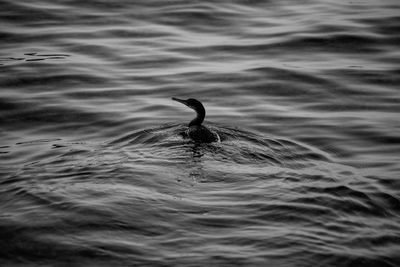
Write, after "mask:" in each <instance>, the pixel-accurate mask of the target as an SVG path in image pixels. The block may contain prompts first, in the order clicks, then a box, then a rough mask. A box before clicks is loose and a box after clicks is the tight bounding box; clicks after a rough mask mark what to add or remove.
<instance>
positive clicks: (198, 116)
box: [189, 108, 206, 127]
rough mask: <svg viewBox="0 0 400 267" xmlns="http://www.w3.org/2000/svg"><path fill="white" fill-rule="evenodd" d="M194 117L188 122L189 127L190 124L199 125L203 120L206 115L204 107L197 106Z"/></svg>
mask: <svg viewBox="0 0 400 267" xmlns="http://www.w3.org/2000/svg"><path fill="white" fill-rule="evenodd" d="M195 111H196V118H194V119H193V120H192V121H191V122H190V123H189V127H190V126H195V125H196V126H200V125H201V124H202V123H203V121H204V117H205V116H206V111H205V109H204V108H199V109H196V110H195Z"/></svg>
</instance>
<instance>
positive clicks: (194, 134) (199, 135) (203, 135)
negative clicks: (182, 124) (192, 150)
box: [187, 125, 219, 143]
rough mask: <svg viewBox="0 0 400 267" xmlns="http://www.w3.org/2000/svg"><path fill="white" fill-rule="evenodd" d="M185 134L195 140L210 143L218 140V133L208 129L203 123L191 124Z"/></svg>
mask: <svg viewBox="0 0 400 267" xmlns="http://www.w3.org/2000/svg"><path fill="white" fill-rule="evenodd" d="M187 135H188V136H189V137H190V138H191V139H192V140H193V141H195V142H199V143H211V142H217V141H219V137H218V134H216V133H214V132H212V131H210V130H209V129H207V128H206V127H204V126H203V125H192V126H190V127H189V129H188V132H187Z"/></svg>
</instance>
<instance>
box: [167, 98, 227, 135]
mask: <svg viewBox="0 0 400 267" xmlns="http://www.w3.org/2000/svg"><path fill="white" fill-rule="evenodd" d="M172 100H175V101H178V102H179V103H182V104H184V105H186V106H188V107H189V108H191V109H193V110H194V111H196V118H194V119H193V120H192V121H190V123H189V125H188V126H189V128H188V130H187V132H186V134H187V135H188V136H189V137H190V138H191V139H192V140H193V141H195V142H198V143H211V142H218V141H220V138H219V136H218V134H217V133H215V132H212V131H210V130H209V129H208V128H206V127H205V126H203V125H201V124H202V123H203V121H204V117H205V116H206V110H205V109H204V106H203V104H202V103H201V102H200V101H199V100H196V99H194V98H189V99H187V100H183V99H179V98H175V97H173V98H172Z"/></svg>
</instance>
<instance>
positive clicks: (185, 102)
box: [172, 97, 188, 106]
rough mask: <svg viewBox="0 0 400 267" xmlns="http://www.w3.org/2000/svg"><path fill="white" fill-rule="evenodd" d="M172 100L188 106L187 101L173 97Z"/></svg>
mask: <svg viewBox="0 0 400 267" xmlns="http://www.w3.org/2000/svg"><path fill="white" fill-rule="evenodd" d="M172 100H175V101H177V102H179V103H182V104H184V105H186V106H187V105H188V104H187V101H186V100H183V99H179V98H176V97H173V98H172Z"/></svg>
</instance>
